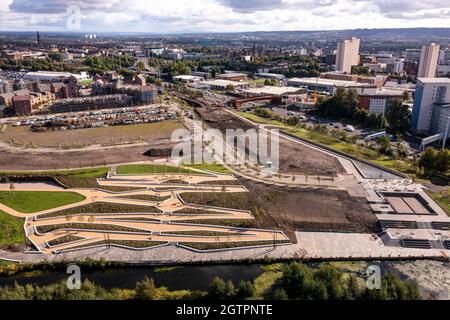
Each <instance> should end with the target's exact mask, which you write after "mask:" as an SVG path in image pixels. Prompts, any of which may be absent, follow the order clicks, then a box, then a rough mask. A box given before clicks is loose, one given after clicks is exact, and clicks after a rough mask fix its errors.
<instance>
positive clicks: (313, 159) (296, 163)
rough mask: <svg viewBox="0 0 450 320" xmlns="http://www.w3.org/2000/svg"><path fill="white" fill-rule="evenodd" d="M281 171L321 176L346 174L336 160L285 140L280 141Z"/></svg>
mask: <svg viewBox="0 0 450 320" xmlns="http://www.w3.org/2000/svg"><path fill="white" fill-rule="evenodd" d="M280 171H281V172H283V173H304V174H312V175H314V174H317V175H321V176H324V175H330V176H334V175H336V174H338V173H345V170H344V168H343V167H342V166H341V164H340V163H339V161H338V160H337V159H336V158H334V157H331V156H329V155H326V154H324V153H322V152H319V151H316V150H313V149H311V148H308V147H306V146H303V145H301V144H298V143H294V142H291V141H289V140H285V139H280Z"/></svg>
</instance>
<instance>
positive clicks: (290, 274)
mask: <svg viewBox="0 0 450 320" xmlns="http://www.w3.org/2000/svg"><path fill="white" fill-rule="evenodd" d="M281 288H282V289H284V291H286V293H287V295H288V297H289V298H291V299H299V300H306V299H310V298H311V296H312V294H313V290H314V278H313V273H312V271H311V270H310V269H309V268H308V267H307V266H305V265H303V264H301V263H297V262H293V263H291V264H289V265H288V267H287V268H286V270H285V271H284V272H283V277H282V279H281Z"/></svg>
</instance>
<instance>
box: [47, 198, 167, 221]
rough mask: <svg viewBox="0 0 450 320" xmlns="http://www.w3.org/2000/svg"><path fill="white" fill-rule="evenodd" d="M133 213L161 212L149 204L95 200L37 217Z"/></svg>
mask: <svg viewBox="0 0 450 320" xmlns="http://www.w3.org/2000/svg"><path fill="white" fill-rule="evenodd" d="M130 212H131V213H135V212H155V213H158V212H161V210H159V209H157V208H155V207H149V206H137V205H129V204H121V203H107V202H95V203H89V204H86V205H83V206H79V207H75V208H70V209H65V210H60V211H55V212H51V213H47V214H43V215H40V216H39V218H42V219H43V218H52V217H64V216H70V215H75V214H88V213H92V214H93V213H96V214H101V213H130Z"/></svg>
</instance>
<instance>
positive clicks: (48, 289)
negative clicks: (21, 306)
mask: <svg viewBox="0 0 450 320" xmlns="http://www.w3.org/2000/svg"><path fill="white" fill-rule="evenodd" d="M256 294H257V292H256V289H255V286H254V284H253V283H252V282H251V281H240V282H239V283H238V285H237V286H235V285H234V283H233V282H232V281H230V280H228V281H224V280H222V279H220V278H215V279H214V280H213V281H212V282H211V284H210V286H209V288H208V290H207V292H204V291H189V290H181V291H169V290H168V289H167V288H164V287H157V286H156V285H155V282H154V280H153V279H151V278H148V277H145V278H144V279H142V280H140V281H138V282H137V283H136V286H135V288H134V289H133V290H120V289H111V290H107V289H104V288H102V287H101V286H99V285H96V284H94V283H92V282H90V281H88V280H86V281H84V282H83V283H82V285H81V288H80V289H79V290H69V289H68V288H67V284H66V283H65V282H64V281H62V282H58V283H54V284H50V285H46V286H35V285H31V284H28V285H25V286H22V285H19V284H17V283H16V284H15V285H14V286H12V287H2V288H0V300H115V299H138V300H156V299H191V300H198V299H214V300H229V299H246V298H255V297H257V296H256ZM264 298H266V299H276V300H286V299H294V300H352V299H363V300H407V299H420V295H419V292H418V289H417V285H416V284H415V283H413V282H410V281H403V280H401V279H399V277H398V276H396V275H393V274H387V275H384V276H383V277H382V278H381V286H380V289H373V290H370V289H368V288H367V287H366V285H365V282H364V281H363V279H360V278H357V277H356V276H354V275H348V274H344V273H343V272H341V271H339V270H338V269H337V268H335V267H333V266H329V265H322V266H321V267H319V268H314V267H309V266H306V265H304V264H302V263H298V262H292V263H290V264H288V265H286V266H285V269H284V271H283V275H282V277H281V279H280V280H279V281H277V282H276V283H275V284H274V285H273V286H272V287H271V288H270V289H269V290H268V291H267V292H266V293H265V296H264Z"/></svg>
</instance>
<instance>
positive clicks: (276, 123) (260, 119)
mask: <svg viewBox="0 0 450 320" xmlns="http://www.w3.org/2000/svg"><path fill="white" fill-rule="evenodd" d="M238 114H239V115H240V116H242V117H244V118H246V119H248V120H251V121H253V122H256V123H263V124H272V125H274V126H283V127H287V126H286V124H285V123H284V122H281V121H278V120H271V119H267V118H263V117H260V116H257V115H256V114H253V113H248V112H238Z"/></svg>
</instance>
